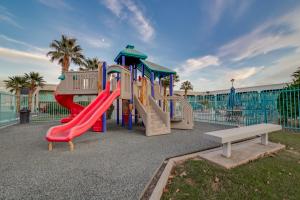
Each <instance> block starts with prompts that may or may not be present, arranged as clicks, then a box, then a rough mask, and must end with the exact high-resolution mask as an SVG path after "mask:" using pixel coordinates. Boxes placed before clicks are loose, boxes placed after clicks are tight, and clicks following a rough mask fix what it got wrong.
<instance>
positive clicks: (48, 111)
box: [31, 92, 96, 122]
mask: <svg viewBox="0 0 300 200" xmlns="http://www.w3.org/2000/svg"><path fill="white" fill-rule="evenodd" d="M95 97H96V96H75V97H74V102H76V103H78V104H80V105H82V106H87V105H88V104H89V103H90V102H91V101H92V100H93V99H94V98H95ZM69 114H70V111H69V110H68V109H67V108H65V107H62V106H61V105H60V104H58V103H57V102H56V100H55V98H54V96H53V93H49V92H48V93H41V94H40V95H39V97H38V98H35V99H33V111H32V112H31V121H34V122H39V121H57V120H60V119H61V118H64V117H67V116H68V115H69Z"/></svg>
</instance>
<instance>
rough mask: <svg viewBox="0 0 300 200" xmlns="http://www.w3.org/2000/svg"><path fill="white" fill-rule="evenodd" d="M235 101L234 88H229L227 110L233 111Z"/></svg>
mask: <svg viewBox="0 0 300 200" xmlns="http://www.w3.org/2000/svg"><path fill="white" fill-rule="evenodd" d="M235 101H236V99H235V88H234V87H231V88H230V93H229V98H228V104H227V108H228V109H231V110H233V108H234V106H235V104H236V102H235Z"/></svg>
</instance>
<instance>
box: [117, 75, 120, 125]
mask: <svg viewBox="0 0 300 200" xmlns="http://www.w3.org/2000/svg"><path fill="white" fill-rule="evenodd" d="M119 80H120V73H117V82H118V81H119ZM117 124H120V100H119V98H118V99H117Z"/></svg>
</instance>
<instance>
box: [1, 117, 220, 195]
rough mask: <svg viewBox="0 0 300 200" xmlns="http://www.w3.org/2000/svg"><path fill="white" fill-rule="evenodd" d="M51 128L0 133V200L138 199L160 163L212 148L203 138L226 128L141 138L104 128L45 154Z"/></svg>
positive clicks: (13, 128) (137, 133) (140, 134)
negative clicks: (47, 134) (47, 133)
mask: <svg viewBox="0 0 300 200" xmlns="http://www.w3.org/2000/svg"><path fill="white" fill-rule="evenodd" d="M52 125H53V123H52V124H51V123H41V124H30V125H14V126H11V127H7V128H4V129H0V199H43V200H44V199H56V200H58V199H79V200H83V199H122V200H124V199H138V197H139V195H140V193H141V191H142V190H143V189H144V187H145V185H146V184H147V182H148V181H149V179H150V178H151V177H152V175H153V173H154V172H155V170H156V169H157V168H158V167H159V166H160V164H161V162H162V161H163V160H164V159H165V158H167V157H171V156H176V155H179V154H185V153H189V152H192V151H197V150H201V149H205V148H208V147H212V146H215V145H216V144H215V143H211V142H208V141H206V140H204V139H203V134H202V133H204V132H207V131H212V130H218V129H224V128H226V126H222V125H212V124H207V123H197V124H196V125H195V129H194V130H193V131H180V130H172V133H171V134H169V135H163V136H154V137H145V136H144V135H143V131H142V130H141V129H142V128H135V130H134V131H128V130H127V129H124V128H121V127H117V126H115V125H114V124H109V125H108V130H109V131H108V132H107V133H105V134H96V133H93V132H89V133H87V134H85V135H83V136H82V137H80V138H78V139H76V140H75V141H74V143H75V151H74V152H70V151H69V148H68V145H67V144H65V143H61V144H57V145H55V147H54V150H53V152H48V150H47V142H46V141H45V140H44V135H45V133H46V131H47V130H48V128H49V127H51V126H52Z"/></svg>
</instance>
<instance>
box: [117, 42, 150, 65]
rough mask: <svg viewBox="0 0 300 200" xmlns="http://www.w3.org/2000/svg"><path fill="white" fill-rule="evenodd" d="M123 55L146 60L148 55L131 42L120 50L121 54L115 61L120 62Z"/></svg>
mask: <svg viewBox="0 0 300 200" xmlns="http://www.w3.org/2000/svg"><path fill="white" fill-rule="evenodd" d="M121 56H128V57H134V58H138V59H141V60H145V59H146V58H147V57H148V56H147V55H146V54H144V53H142V52H140V51H138V50H136V49H135V48H134V46H133V45H129V44H128V45H127V46H126V47H125V49H123V50H122V51H120V52H119V54H118V55H117V57H116V58H115V59H114V61H115V62H118V60H119V59H120V58H121Z"/></svg>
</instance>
